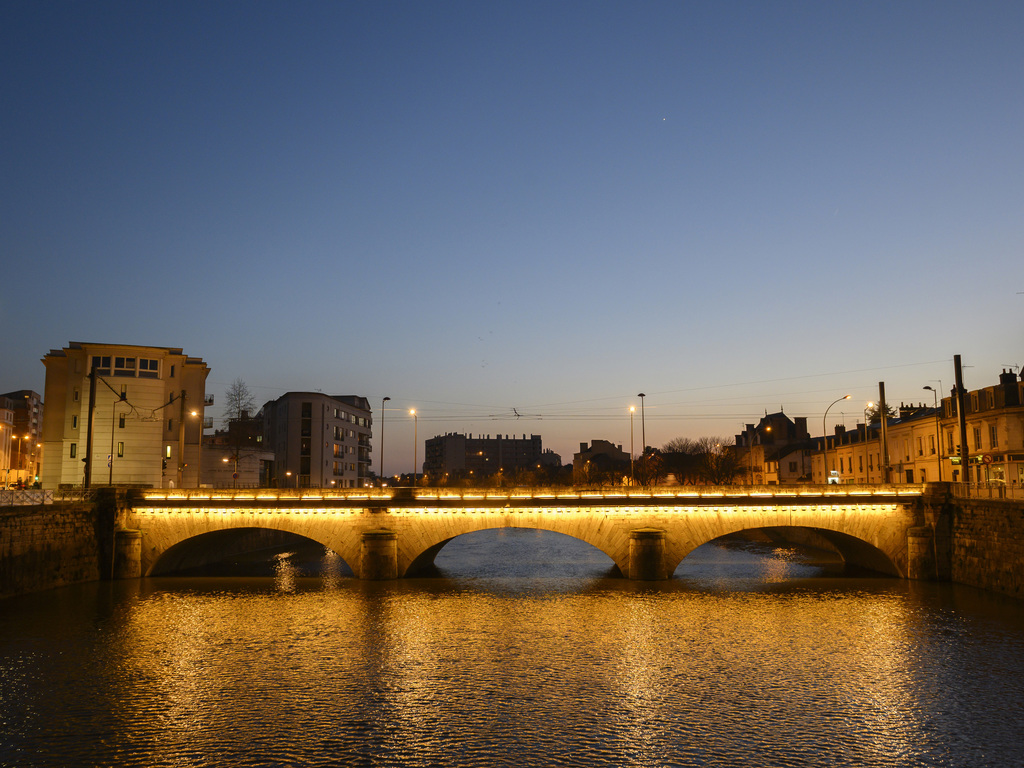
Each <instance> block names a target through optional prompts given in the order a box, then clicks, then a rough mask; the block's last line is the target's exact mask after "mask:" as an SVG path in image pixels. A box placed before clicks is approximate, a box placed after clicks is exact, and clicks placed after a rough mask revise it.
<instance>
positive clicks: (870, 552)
mask: <svg viewBox="0 0 1024 768" xmlns="http://www.w3.org/2000/svg"><path fill="white" fill-rule="evenodd" d="M737 534H752V535H751V536H750V540H751V541H755V542H763V543H765V544H769V545H775V546H779V545H781V546H787V547H806V548H810V549H816V550H822V551H825V552H830V553H832V554H833V555H835V556H836V557H838V558H839V559H840V560H841V561H842V564H843V567H844V569H845V568H849V567H851V566H852V567H855V568H859V569H863V570H867V571H871V572H874V573H878V574H884V575H887V576H897V577H898V576H900V575H901V574H900V571H899V568H898V567H897V565H896V563H894V562H893V560H892V559H891V558H890V557H889V555H888V554H886V553H885V552H884V551H882V550H881V549H879V548H878V547H875V546H874V545H872V544H870V543H868V542H866V541H863V540H861V539H858V538H855V537H853V536H850V535H849V534H845V533H842V532H839V531H830V530H825V529H822V528H815V527H810V526H765V527H762V528H747V529H744V530H741V531H735V532H732V533H725V534H722V535H721V536H717V537H715V538H713V539H710V540H709V541H706V542H704V544H701V545H699V546H698V547H696V548H695V549H694V550H691V551H690V552H689V553H687V555H686V556H684V557H683V559H682V560H681V561H680V562H679V563H676V565H675V568H673V569H672V570H670V571H669V573H670V574H671V573H673V572H674V571H675V570H676V569H678V567H679V566H680V565H682V564H684V563H685V562H686V558H687V557H689V556H690V554H692V553H693V551H695V550H696V549H699V548H700V547H701V546H705V545H707V544H714V543H716V542H719V541H722V540H723V539H724V540H728V539H729V537H733V536H736V535H737ZM754 534H758V535H754Z"/></svg>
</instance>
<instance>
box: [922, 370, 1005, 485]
mask: <svg viewBox="0 0 1024 768" xmlns="http://www.w3.org/2000/svg"><path fill="white" fill-rule="evenodd" d="M941 411H942V412H941V419H940V426H941V430H942V435H941V445H942V456H943V462H944V467H945V468H946V473H945V477H944V479H945V480H950V479H952V480H954V481H962V482H971V483H995V484H1001V485H1003V484H1005V485H1009V486H1016V487H1021V486H1024V382H1022V381H1021V380H1019V379H1018V376H1017V374H1015V373H1014V372H1013V371H1003V372H1002V373H1001V374H1000V375H999V383H998V384H996V385H993V386H989V387H983V388H981V389H976V390H971V391H969V392H967V393H966V394H965V395H964V418H965V420H966V422H967V449H968V453H969V458H968V467H967V471H966V473H965V472H962V471H961V466H960V425H959V418H958V416H957V409H956V399H955V398H954V397H953V396H952V393H951V396H950V397H945V398H943V399H942V408H941Z"/></svg>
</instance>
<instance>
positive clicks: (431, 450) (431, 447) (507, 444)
mask: <svg viewBox="0 0 1024 768" xmlns="http://www.w3.org/2000/svg"><path fill="white" fill-rule="evenodd" d="M553 462H558V463H560V462H561V458H560V457H559V456H558V455H557V454H555V453H552V452H551V451H544V449H543V447H542V445H541V436H540V435H530V436H529V437H527V436H526V435H523V436H522V437H521V438H520V437H516V436H515V435H512V436H511V437H509V436H508V435H495V436H494V437H491V436H490V435H477V436H476V437H474V436H473V435H471V434H470V435H465V434H458V433H454V432H449V433H447V434H444V435H437V436H436V437H432V438H431V439H429V440H427V441H426V446H425V456H424V461H423V473H424V474H425V475H426V476H427V478H428V479H430V478H434V479H440V478H445V479H447V480H449V481H452V480H457V479H460V478H474V479H478V480H479V479H482V478H487V477H491V476H493V475H496V474H498V473H499V472H500V473H502V474H504V475H505V476H511V473H514V472H517V471H519V470H529V471H534V470H537V469H541V468H544V467H548V466H550V465H551V464H552V463H553Z"/></svg>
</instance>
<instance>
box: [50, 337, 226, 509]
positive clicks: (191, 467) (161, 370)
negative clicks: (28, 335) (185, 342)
mask: <svg viewBox="0 0 1024 768" xmlns="http://www.w3.org/2000/svg"><path fill="white" fill-rule="evenodd" d="M43 365H44V366H45V367H46V389H45V398H46V408H45V410H44V412H43V440H42V442H43V450H44V452H43V462H42V473H41V480H42V486H43V488H45V489H54V488H58V487H61V486H67V487H80V486H82V485H83V484H84V483H85V482H86V471H87V464H88V465H89V466H91V478H89V484H90V485H91V486H97V485H107V484H114V485H141V486H150V487H157V488H160V487H165V488H166V487H195V486H196V485H197V484H198V480H199V462H200V455H199V444H200V433H201V430H202V426H201V425H202V423H203V409H204V406H205V402H206V377H207V375H208V374H209V372H210V369H209V367H208V366H207V365H206V363H205V362H203V360H202V359H201V358H196V357H189V356H188V355H185V354H184V353H183V352H182V350H181V349H180V348H171V347H146V346H136V345H122V344H86V343H81V342H71V343H69V344H68V346H66V347H64V348H63V349H60V350H50V352H49V353H48V354H47V355H46V356H45V357H44V358H43ZM90 371H91V372H92V373H93V374H94V382H91V380H90ZM91 384H92V386H90V385H91ZM90 416H91V424H92V435H91V444H92V454H93V455H92V460H91V461H90V462H88V463H87V462H86V459H87V458H89V456H88V454H89V445H90V434H89V426H90Z"/></svg>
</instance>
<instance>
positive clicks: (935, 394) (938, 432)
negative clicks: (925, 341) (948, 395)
mask: <svg viewBox="0 0 1024 768" xmlns="http://www.w3.org/2000/svg"><path fill="white" fill-rule="evenodd" d="M941 386H942V382H941V381H940V382H939V387H941ZM922 389H927V390H928V391H930V392H931V393H932V400H933V401H934V403H935V451H936V453H935V460H936V461H937V462H938V464H939V482H940V483H941V482H942V429H941V428H940V427H939V391H938V390H937V389H935V387H932V386H929V385H928V384H925V385H924V386H923V387H922Z"/></svg>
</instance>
